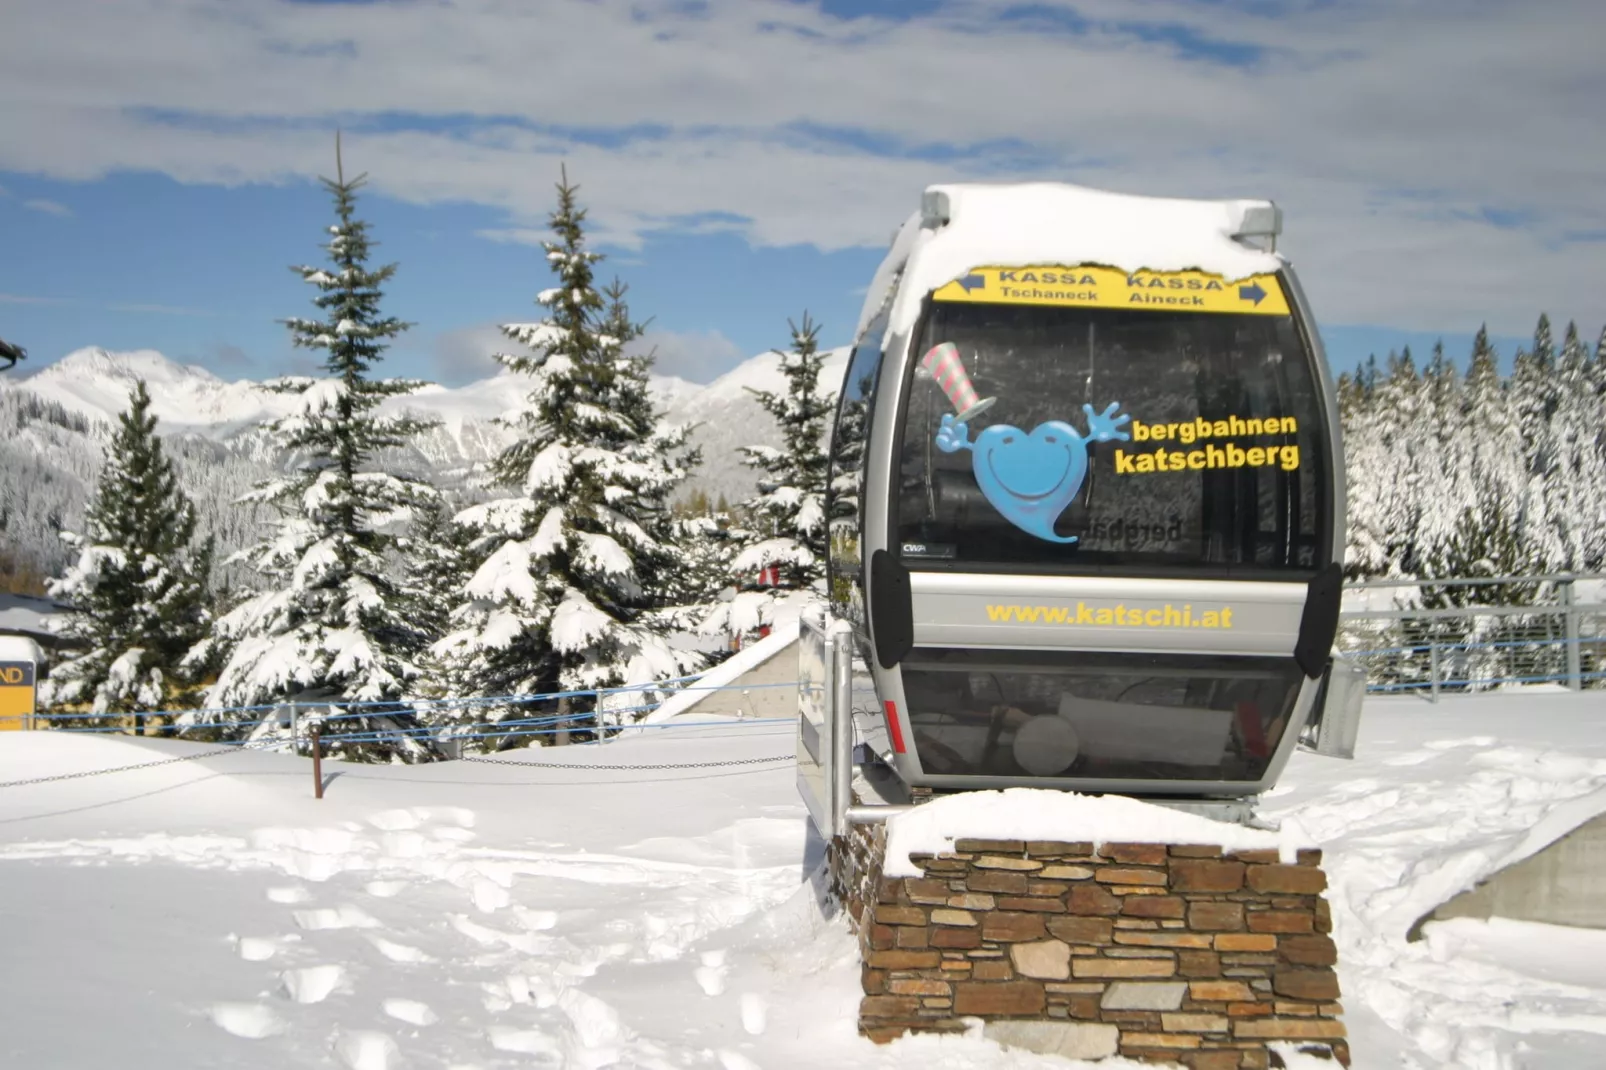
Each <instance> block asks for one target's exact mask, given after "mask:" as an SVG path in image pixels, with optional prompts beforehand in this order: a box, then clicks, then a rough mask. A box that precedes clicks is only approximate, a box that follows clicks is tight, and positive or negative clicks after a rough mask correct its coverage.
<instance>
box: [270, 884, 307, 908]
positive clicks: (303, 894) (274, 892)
mask: <svg viewBox="0 0 1606 1070" xmlns="http://www.w3.org/2000/svg"><path fill="white" fill-rule="evenodd" d="M268 898H269V899H270V900H272V901H273V902H275V903H286V904H289V903H305V902H306V901H307V900H308V899H311V898H312V894H311V893H310V892H308V891H307V890H306V889H305V888H303V887H301V886H300V885H295V886H292V887H289V888H269V889H268Z"/></svg>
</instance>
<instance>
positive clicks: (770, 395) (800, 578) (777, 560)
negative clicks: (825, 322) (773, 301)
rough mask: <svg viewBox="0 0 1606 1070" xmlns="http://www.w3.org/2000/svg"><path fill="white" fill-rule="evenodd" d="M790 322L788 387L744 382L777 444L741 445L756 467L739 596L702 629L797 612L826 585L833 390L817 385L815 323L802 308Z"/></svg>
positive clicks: (784, 359)
mask: <svg viewBox="0 0 1606 1070" xmlns="http://www.w3.org/2000/svg"><path fill="white" fill-rule="evenodd" d="M788 326H789V327H790V328H791V330H792V348H791V350H790V351H789V352H785V353H782V352H780V351H779V350H777V351H776V355H777V356H778V357H779V358H780V367H781V374H782V375H783V376H785V377H786V390H785V391H784V392H776V391H767V390H753V389H752V388H751V387H749V388H748V389H749V390H750V391H751V392H752V393H753V395H754V397H756V398H757V399H758V403H759V404H760V405H762V406H763V407H764V410H765V411H766V412H768V413H769V414H770V415H771V416H773V417H774V418H775V421H776V423H778V424H779V425H780V429H781V440H782V446H781V447H780V448H778V449H777V448H776V447H773V446H744V447H742V454H743V463H745V464H746V465H748V467H750V468H753V469H754V470H756V471H757V472H758V473H759V477H758V494H757V495H756V496H755V497H753V498H750V499H749V500H748V501H747V502H745V503H744V512H745V513H746V521H747V524H748V525H749V526H750V527H751V528H752V529H753V531H754V534H753V541H752V542H751V543H750V544H749V545H747V546H746V547H744V548H743V549H742V552H741V553H739V554H737V555H736V558H735V560H734V561H732V562H731V575H730V579H731V581H732V582H733V583H735V585H736V588H737V594H736V597H735V598H734V599H733V600H731V601H729V602H724V603H721V604H720V605H719V606H717V607H716V608H715V609H714V611H713V612H712V613H711V614H709V615H708V617H706V618H705V621H704V624H703V627H704V629H705V630H707V631H711V632H712V631H717V632H723V633H725V634H728V635H733V636H747V635H750V634H752V633H753V632H756V631H758V630H759V629H761V628H764V627H772V626H774V625H775V624H778V623H782V622H784V621H787V620H792V619H796V617H797V616H798V614H799V613H800V612H801V611H802V609H803V607H804V606H805V605H806V604H807V603H808V602H809V601H810V600H811V599H814V598H818V597H822V596H823V595H824V593H825V591H824V581H825V563H826V551H827V547H828V538H829V536H828V533H827V524H826V516H825V489H826V481H827V480H828V479H829V477H830V460H829V456H828V455H827V453H826V451H825V446H824V442H823V439H824V437H825V429H826V424H827V422H828V421H829V419H830V417H831V410H832V398H831V396H830V395H829V394H828V393H825V392H822V391H821V389H820V367H821V365H822V364H823V363H824V361H825V355H824V354H823V353H821V352H820V350H819V341H818V338H819V333H820V328H819V326H818V325H817V324H815V323H814V321H813V320H811V319H810V318H809V316H808V314H807V313H806V312H805V313H804V315H803V322H802V323H801V324H797V323H792V322H791V321H788Z"/></svg>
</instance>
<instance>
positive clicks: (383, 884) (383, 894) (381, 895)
mask: <svg viewBox="0 0 1606 1070" xmlns="http://www.w3.org/2000/svg"><path fill="white" fill-rule="evenodd" d="M406 887H407V882H406V881H369V882H368V883H367V884H365V885H363V891H365V892H367V893H368V894H369V895H371V896H373V897H375V898H376V899H389V898H391V897H392V896H394V895H399V894H400V893H401V891H402V889H404V888H406Z"/></svg>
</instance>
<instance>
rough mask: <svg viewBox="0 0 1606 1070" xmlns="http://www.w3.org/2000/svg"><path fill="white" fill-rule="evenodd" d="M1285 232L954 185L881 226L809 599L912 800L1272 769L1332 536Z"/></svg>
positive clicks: (1337, 448) (1325, 661) (1304, 330)
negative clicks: (845, 639) (837, 645)
mask: <svg viewBox="0 0 1606 1070" xmlns="http://www.w3.org/2000/svg"><path fill="white" fill-rule="evenodd" d="M1280 224H1281V218H1280V213H1279V211H1278V209H1277V208H1276V207H1275V206H1274V205H1272V204H1271V203H1269V202H1266V201H1183V200H1167V199H1158V198H1147V197H1133V196H1124V195H1118V194H1112V193H1105V192H1101V191H1096V190H1090V189H1084V188H1080V187H1076V186H1069V185H1060V184H1024V185H946V186H933V187H931V188H930V189H928V190H927V191H926V193H925V195H924V198H923V202H922V207H921V210H920V211H919V212H917V213H915V214H914V215H912V216H911V217H910V218H909V220H908V221H907V222H906V223H905V224H904V225H903V227H902V228H900V230H899V231H898V232H897V235H896V237H895V238H894V241H893V245H892V249H891V251H890V252H889V254H888V255H887V257H886V259H885V261H884V262H883V263H882V265H881V267H880V269H879V270H878V271H877V273H876V276H875V279H874V281H873V282H872V285H871V288H870V291H869V293H868V296H867V300H866V303H865V307H864V312H863V314H862V316H861V319H860V323H859V327H858V331H857V336H856V339H855V344H854V348H853V353H852V356H851V359H850V361H849V366H848V369H847V372H846V377H845V381H844V383H843V386H842V391H841V399H840V402H839V408H838V412H837V417H836V424H835V428H834V433H833V438H832V445H831V457H832V473H831V486H830V496H829V506H828V508H829V514H830V517H831V520H832V523H833V532H834V534H833V538H832V540H831V556H830V576H829V589H830V597H831V602H832V613H833V615H834V616H836V617H838V618H840V619H844V620H847V621H849V622H851V624H852V625H853V628H854V632H855V636H856V639H857V645H858V649H859V653H860V655H861V658H862V671H863V672H864V673H867V674H868V677H869V678H868V679H861V680H859V681H857V686H856V688H855V691H856V694H857V696H858V698H857V699H856V705H857V709H858V712H859V719H860V721H861V724H863V723H864V722H865V716H864V715H865V714H866V713H868V714H870V715H871V717H870V718H869V726H870V731H869V733H868V734H869V736H870V742H871V744H872V746H873V747H874V748H875V749H877V750H878V751H879V752H880V753H881V754H882V755H883V756H884V757H885V758H886V760H887V761H889V762H890V763H891V764H892V765H893V767H894V768H895V769H896V771H897V773H898V774H899V776H900V777H901V778H902V779H903V780H904V781H905V782H906V783H907V784H909V785H911V786H919V787H928V788H934V789H954V788H996V787H1012V786H1035V787H1059V788H1074V789H1077V790H1082V791H1098V792H1118V793H1122V794H1130V795H1139V796H1142V795H1166V796H1184V795H1186V796H1198V797H1232V796H1242V795H1249V794H1254V793H1257V792H1260V791H1262V790H1264V789H1265V788H1267V787H1269V786H1270V785H1271V784H1272V783H1273V781H1274V780H1275V779H1276V777H1277V774H1278V772H1279V771H1280V770H1281V768H1282V766H1283V764H1284V763H1285V762H1286V761H1287V758H1288V755H1289V753H1290V751H1291V750H1292V748H1293V747H1294V744H1295V742H1296V739H1297V737H1298V735H1299V733H1300V730H1301V728H1302V726H1303V725H1304V724H1305V722H1306V720H1307V718H1309V717H1310V715H1311V713H1312V710H1313V707H1314V705H1315V703H1316V702H1317V699H1318V692H1319V691H1320V690H1321V684H1322V679H1323V675H1324V673H1325V672H1326V671H1327V670H1328V668H1329V665H1330V652H1331V648H1332V644H1333V637H1334V632H1335V629H1336V627H1337V621H1338V608H1339V590H1340V572H1339V556H1340V555H1341V554H1342V550H1343V545H1344V540H1343V531H1344V492H1343V491H1344V488H1343V458H1342V453H1341V451H1342V443H1341V440H1340V438H1339V429H1338V414H1337V406H1336V397H1335V393H1334V387H1333V382H1332V379H1331V376H1330V374H1329V372H1328V369H1327V366H1326V363H1325V360H1324V358H1323V355H1322V349H1321V343H1320V340H1319V338H1318V337H1317V333H1316V327H1315V323H1314V321H1313V320H1312V318H1311V314H1310V310H1309V308H1308V306H1307V305H1306V303H1305V298H1304V295H1303V294H1302V292H1301V291H1300V288H1299V283H1298V281H1297V280H1296V278H1295V276H1294V272H1293V269H1292V267H1291V266H1290V265H1289V263H1288V261H1287V260H1286V259H1284V258H1283V257H1282V256H1281V255H1279V254H1278V253H1277V252H1276V239H1277V236H1278V233H1279V230H1280ZM872 696H873V698H872Z"/></svg>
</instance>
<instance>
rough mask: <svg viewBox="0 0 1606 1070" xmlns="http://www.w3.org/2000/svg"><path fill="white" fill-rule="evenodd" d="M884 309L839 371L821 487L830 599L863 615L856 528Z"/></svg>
mask: <svg viewBox="0 0 1606 1070" xmlns="http://www.w3.org/2000/svg"><path fill="white" fill-rule="evenodd" d="M886 327H887V316H886V313H884V312H883V313H882V315H880V316H878V317H877V318H876V319H875V320H874V321H872V322H871V324H870V326H869V327H868V328H866V330H865V332H864V337H863V338H861V339H860V340H859V344H858V345H857V346H855V347H854V349H853V354H852V356H851V357H849V359H848V367H847V371H846V372H845V373H844V375H843V381H842V391H841V395H840V397H839V398H838V401H837V414H836V425H835V427H834V429H833V431H832V434H831V478H830V484H829V487H828V489H827V492H826V514H827V516H828V517H829V518H830V533H831V546H830V552H829V555H828V565H829V571H830V591H831V601H832V602H833V603H834V605H835V607H836V612H837V615H838V616H844V617H848V618H850V619H855V620H858V622H859V623H860V624H863V621H862V620H859V618H860V617H862V615H863V614H862V610H863V606H862V601H863V595H862V592H860V591H859V590H858V587H859V582H860V569H861V567H862V562H861V561H860V553H859V532H860V530H861V529H862V526H863V523H864V515H863V514H864V498H863V495H862V493H861V489H862V488H863V486H864V465H865V451H866V448H867V447H868V446H869V441H870V419H871V415H872V413H873V412H874V410H875V400H876V384H877V382H878V381H879V379H880V375H881V339H882V335H883V334H884V333H885V331H886Z"/></svg>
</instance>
